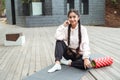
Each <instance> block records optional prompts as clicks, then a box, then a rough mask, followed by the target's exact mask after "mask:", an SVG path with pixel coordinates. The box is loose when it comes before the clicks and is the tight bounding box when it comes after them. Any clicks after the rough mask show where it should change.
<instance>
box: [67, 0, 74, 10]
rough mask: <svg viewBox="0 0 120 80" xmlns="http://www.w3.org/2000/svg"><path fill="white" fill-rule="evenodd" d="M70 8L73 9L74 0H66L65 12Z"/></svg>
mask: <svg viewBox="0 0 120 80" xmlns="http://www.w3.org/2000/svg"><path fill="white" fill-rule="evenodd" d="M70 9H74V0H67V12H68V11H69V10H70Z"/></svg>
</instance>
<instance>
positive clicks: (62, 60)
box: [60, 57, 72, 65]
mask: <svg viewBox="0 0 120 80" xmlns="http://www.w3.org/2000/svg"><path fill="white" fill-rule="evenodd" d="M60 62H61V64H64V65H69V64H70V63H71V62H72V60H71V59H69V60H66V59H65V58H64V57H62V59H61V60H60Z"/></svg>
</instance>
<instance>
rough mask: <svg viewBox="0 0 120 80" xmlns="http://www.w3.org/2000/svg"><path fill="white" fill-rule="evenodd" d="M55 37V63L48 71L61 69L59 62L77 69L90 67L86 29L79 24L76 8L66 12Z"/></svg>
mask: <svg viewBox="0 0 120 80" xmlns="http://www.w3.org/2000/svg"><path fill="white" fill-rule="evenodd" d="M55 38H56V46H55V65H54V66H53V67H52V68H51V69H49V70H48V72H55V71H57V70H61V64H65V65H69V66H72V67H76V68H79V69H87V68H90V67H91V64H90V60H89V54H90V48H89V39H88V35H87V30H86V28H85V27H83V26H82V25H81V24H80V15H79V13H78V11H77V10H75V9H71V10H70V11H69V12H68V20H66V21H65V22H64V23H63V24H62V25H60V26H59V27H58V29H57V30H56V34H55Z"/></svg>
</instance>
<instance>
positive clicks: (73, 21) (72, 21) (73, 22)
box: [68, 12, 80, 27]
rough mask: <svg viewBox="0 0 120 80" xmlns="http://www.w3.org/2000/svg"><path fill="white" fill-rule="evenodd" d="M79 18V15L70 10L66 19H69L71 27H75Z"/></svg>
mask: <svg viewBox="0 0 120 80" xmlns="http://www.w3.org/2000/svg"><path fill="white" fill-rule="evenodd" d="M79 19H80V18H79V16H78V15H77V14H76V13H74V12H71V13H70V14H69V16H68V20H69V21H70V24H71V25H72V27H75V26H76V25H77V24H78V20H79Z"/></svg>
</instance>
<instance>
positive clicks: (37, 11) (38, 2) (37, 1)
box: [31, 0, 43, 16]
mask: <svg viewBox="0 0 120 80" xmlns="http://www.w3.org/2000/svg"><path fill="white" fill-rule="evenodd" d="M31 8H32V15H33V16H36V15H43V1H42V0H32V7H31Z"/></svg>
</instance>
